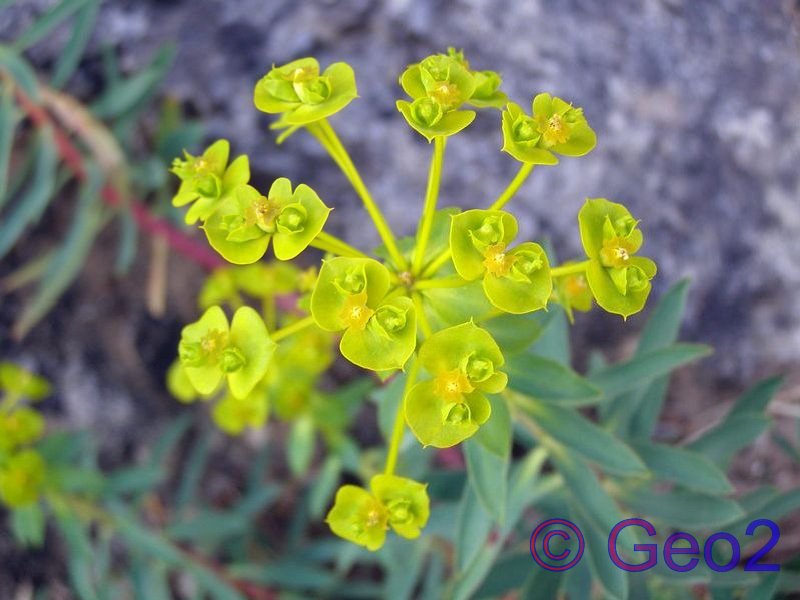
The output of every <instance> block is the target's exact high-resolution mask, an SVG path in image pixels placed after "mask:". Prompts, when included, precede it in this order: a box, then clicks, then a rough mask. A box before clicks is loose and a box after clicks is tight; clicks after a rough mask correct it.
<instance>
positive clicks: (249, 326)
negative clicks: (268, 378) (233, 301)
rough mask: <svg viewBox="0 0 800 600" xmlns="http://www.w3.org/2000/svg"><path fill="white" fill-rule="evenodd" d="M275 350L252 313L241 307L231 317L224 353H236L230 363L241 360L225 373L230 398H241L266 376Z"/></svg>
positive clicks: (262, 322)
mask: <svg viewBox="0 0 800 600" xmlns="http://www.w3.org/2000/svg"><path fill="white" fill-rule="evenodd" d="M275 347H276V344H275V342H274V341H272V339H271V338H270V337H269V332H268V331H267V326H266V325H265V324H264V321H263V319H262V318H261V315H259V314H258V313H257V312H256V311H255V310H253V309H252V308H250V307H249V306H242V307H241V308H239V309H238V310H237V311H236V312H235V313H234V314H233V321H231V329H230V346H229V349H228V350H230V349H235V350H236V354H235V355H234V359H233V362H234V363H235V362H236V361H237V360H238V359H239V357H241V364H238V365H237V364H233V365H231V366H232V367H233V368H232V370H230V371H228V387H229V388H230V391H231V394H232V395H233V396H234V397H236V398H245V397H247V396H248V395H249V394H250V393H251V392H252V391H253V388H254V387H255V386H256V384H258V382H259V381H260V380H261V379H262V378H263V377H264V375H265V374H266V372H267V369H268V368H269V363H270V361H271V360H272V355H273V354H274V352H275ZM224 358H225V357H224V356H223V359H224ZM223 369H225V365H224V364H223Z"/></svg>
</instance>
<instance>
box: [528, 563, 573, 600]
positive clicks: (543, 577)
mask: <svg viewBox="0 0 800 600" xmlns="http://www.w3.org/2000/svg"><path fill="white" fill-rule="evenodd" d="M562 578H563V573H561V572H560V571H548V570H546V569H535V570H534V571H533V573H531V574H530V575H528V578H527V579H526V580H525V583H523V584H522V587H521V588H520V590H519V600H540V599H541V598H558V590H559V587H560V586H561V580H562Z"/></svg>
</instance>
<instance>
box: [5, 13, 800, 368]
mask: <svg viewBox="0 0 800 600" xmlns="http://www.w3.org/2000/svg"><path fill="white" fill-rule="evenodd" d="M47 4H48V3H47V2H42V1H39V0H29V1H28V2H23V3H22V7H23V8H22V9H19V8H18V9H16V12H14V13H13V14H12V13H11V12H6V15H5V16H4V17H0V28H1V29H0V33H1V34H2V37H4V38H5V37H7V36H8V35H10V33H13V31H14V29H15V28H17V27H20V26H21V25H22V24H24V22H25V21H26V19H27V18H28V17H29V15H30V14H32V13H34V12H36V11H37V10H39V9H40V8H41V7H42V6H46V5H47ZM9 10H10V9H9ZM797 22H798V6H797V4H796V3H795V2H788V1H783V0H763V1H761V2H752V1H750V0H719V1H718V2H713V3H711V2H695V1H694V0H661V1H658V0H647V1H640V0H619V1H616V2H611V3H606V2H602V3H599V2H596V1H594V0H549V1H548V0H526V1H525V2H510V1H508V2H497V1H493V0H447V1H445V0H439V1H424V0H387V1H384V2H380V1H373V0H346V1H344V0H339V1H332V0H328V1H317V2H288V1H282V0H272V1H271V2H262V1H261V0H239V1H237V2H223V1H221V0H219V1H203V2H188V1H179V2H157V1H155V0H151V1H136V2H133V1H128V2H122V1H110V2H107V3H105V5H104V8H103V10H102V14H101V17H100V25H99V27H98V28H97V31H96V32H95V36H94V39H93V42H92V45H93V48H99V47H100V46H102V45H104V44H112V45H113V46H114V47H116V48H117V49H118V50H119V52H120V55H121V58H122V64H123V66H124V67H126V68H131V69H133V68H136V67H137V66H139V65H141V64H143V63H144V62H146V60H147V59H148V58H149V57H150V56H151V55H152V53H153V52H154V51H155V49H156V48H157V47H158V46H159V45H160V44H162V43H165V42H174V43H175V44H176V49H177V59H176V61H175V66H174V68H173V69H172V71H171V73H170V75H169V77H168V79H167V81H166V84H165V87H164V91H165V93H169V94H172V95H174V96H177V97H178V98H180V99H181V100H182V101H184V103H185V104H186V106H187V107H188V108H190V109H191V110H192V111H196V112H197V113H198V114H199V115H200V116H201V117H202V118H203V119H204V120H205V121H206V123H207V124H208V126H209V129H210V133H211V134H213V135H214V136H225V137H229V138H230V139H231V140H232V141H233V144H234V148H235V150H236V151H238V152H247V153H249V154H250V155H251V158H252V161H253V164H254V167H255V169H256V171H257V172H258V173H257V177H256V179H257V181H259V182H262V183H266V182H268V181H269V180H270V179H271V178H273V177H275V176H277V175H286V176H288V177H290V178H292V179H296V180H303V181H306V182H307V183H309V184H311V185H312V186H314V187H315V188H317V189H318V190H319V191H320V193H321V195H322V197H323V198H324V199H325V200H326V201H327V202H328V203H329V204H332V205H334V206H336V207H337V210H336V211H335V213H333V215H332V217H331V223H332V226H333V228H334V229H336V230H338V232H339V233H340V234H342V235H344V236H346V237H347V238H348V239H350V240H352V241H354V243H356V244H360V245H362V246H365V247H366V246H367V245H369V244H371V243H374V242H375V241H376V237H375V236H374V235H372V234H371V233H370V228H369V226H368V224H367V220H366V217H365V215H364V213H363V212H362V211H360V209H358V208H357V207H358V204H357V200H356V198H355V196H354V194H353V193H352V191H351V190H350V189H349V188H348V186H347V184H346V182H345V181H344V179H343V178H342V177H341V175H340V174H339V173H338V172H337V170H336V169H335V168H334V167H333V166H332V165H331V163H330V162H329V161H328V160H327V157H326V156H325V155H324V154H323V152H322V151H321V150H320V149H319V148H317V147H316V146H315V144H314V143H313V140H311V139H310V138H309V137H308V136H306V135H304V134H299V135H296V136H294V137H293V138H290V139H289V140H288V141H287V142H286V143H285V144H284V146H283V147H280V148H278V147H276V146H275V145H274V143H273V141H272V134H271V133H270V132H268V130H267V126H268V124H269V121H270V119H269V118H268V117H266V116H264V115H262V114H259V113H258V112H257V111H256V110H255V109H254V108H253V106H252V104H251V93H252V86H253V83H254V81H255V80H256V79H257V78H258V77H259V76H260V75H262V74H263V73H264V72H265V71H266V70H267V69H268V68H269V66H270V64H272V63H282V62H285V61H288V60H290V59H293V58H296V57H300V56H304V55H310V54H313V55H315V56H317V57H319V58H320V60H321V62H322V63H323V64H327V63H329V62H332V61H335V60H346V61H348V62H350V63H351V64H353V66H354V67H355V69H356V72H357V77H358V83H359V91H360V94H361V98H360V99H359V100H357V101H356V102H353V103H352V105H351V106H350V107H348V109H347V110H346V111H345V112H344V113H342V114H340V115H337V116H336V117H335V118H334V120H333V121H334V125H335V126H336V127H337V129H338V130H339V131H340V134H341V136H342V138H343V139H344V141H345V143H346V145H347V146H348V147H349V148H350V149H351V152H352V154H353V155H354V158H355V160H356V162H357V164H358V165H359V167H360V168H361V170H362V172H363V175H364V178H365V180H366V181H367V183H368V185H369V186H370V187H371V189H372V191H373V193H374V195H375V196H376V198H377V199H378V202H379V203H380V204H381V205H382V206H383V207H384V209H385V211H386V213H387V215H388V217H389V220H390V221H391V222H392V223H393V224H395V227H396V229H398V230H399V231H401V232H402V233H409V232H411V231H412V230H413V228H414V226H415V221H416V219H417V216H418V211H419V209H420V206H421V197H422V194H423V192H424V186H425V178H426V171H427V161H428V156H429V148H428V147H427V145H426V144H425V143H424V141H423V140H422V138H420V137H419V136H417V135H416V134H414V133H413V132H411V131H410V129H409V128H408V127H407V126H406V124H405V123H404V122H403V120H402V119H401V118H400V116H399V114H398V113H397V111H396V110H395V108H394V101H395V99H396V98H398V97H399V94H400V93H401V91H400V89H399V87H398V86H397V83H396V77H397V75H398V74H399V73H400V71H401V70H402V69H403V67H404V66H405V65H406V64H407V63H409V62H412V61H414V60H416V59H418V58H420V57H422V56H424V55H426V54H428V53H432V52H435V51H439V50H443V49H444V48H445V47H446V46H447V45H455V46H457V47H463V48H464V49H465V51H466V53H467V55H468V57H469V58H470V60H471V62H472V64H473V65H474V66H475V67H477V68H496V69H498V70H500V71H501V72H502V74H503V75H504V77H505V80H506V84H505V88H506V89H507V91H508V93H509V94H510V96H511V97H512V98H514V99H516V100H517V101H520V102H523V103H525V102H526V101H527V100H528V99H529V98H530V97H531V96H532V95H533V94H534V93H536V92H539V91H550V92H552V93H554V94H557V95H560V96H563V97H565V98H567V99H570V100H572V101H574V102H575V103H576V104H578V105H583V106H584V107H585V112H586V114H587V116H588V118H589V120H590V122H591V123H592V124H593V126H594V128H595V129H596V131H597V133H598V137H599V143H598V146H597V149H596V150H595V151H594V152H593V153H592V154H590V155H589V156H587V157H585V158H583V159H572V160H570V159H566V160H564V161H562V164H561V165H560V166H559V167H557V168H552V167H542V168H540V169H538V170H537V172H536V173H534V175H533V176H532V178H531V180H530V181H529V182H528V183H527V184H526V186H525V187H524V188H523V192H522V193H521V195H520V197H519V198H518V199H516V200H515V201H514V203H513V204H512V205H511V207H512V209H513V210H515V211H516V212H517V213H518V214H519V216H520V219H521V221H522V223H523V229H524V232H525V233H527V234H529V235H532V236H534V237H536V238H542V237H549V238H551V239H552V241H553V243H554V244H555V247H556V249H557V251H558V253H559V254H560V255H561V256H563V257H566V256H569V255H571V254H576V253H578V251H579V240H578V234H577V227H576V221H575V216H576V213H577V210H578V208H579V207H580V205H581V203H582V201H583V198H585V197H587V196H606V197H608V198H611V199H616V200H619V201H622V202H624V203H626V204H628V205H629V206H630V207H631V209H632V211H633V213H634V214H635V215H637V216H638V217H639V218H641V219H642V227H643V229H644V231H645V232H646V240H647V241H646V246H645V250H646V252H647V254H649V255H650V256H652V257H654V258H656V259H657V261H658V263H659V266H660V274H659V276H658V278H657V283H656V292H657V293H658V292H660V291H662V290H663V289H664V288H665V287H666V286H667V285H668V284H669V283H671V282H673V281H675V280H677V279H678V278H680V277H684V276H690V277H692V279H693V281H694V284H693V288H692V293H691V299H690V306H689V312H688V315H687V323H686V333H687V335H688V337H689V338H691V339H694V340H702V341H707V342H709V343H712V344H714V345H715V346H716V347H717V348H718V352H717V355H716V358H715V359H713V361H712V364H713V368H714V372H715V374H716V375H717V376H719V377H722V378H729V379H731V380H732V381H736V382H742V381H745V380H747V379H749V378H751V377H752V376H753V375H754V374H756V373H758V372H763V371H764V370H774V369H776V368H779V367H781V366H783V367H786V366H791V365H795V366H796V365H797V362H798V357H800V304H798V303H797V302H796V301H795V299H796V295H797V293H798V291H800V269H798V267H797V265H798V264H799V263H800V235H798V234H800V174H798V169H797V163H798V160H799V159H800V44H798V37H797ZM34 57H35V58H36V60H39V61H40V62H42V63H46V62H47V60H48V49H47V45H45V46H44V47H43V48H40V49H39V50H38V51H37V54H35V55H34ZM80 86H81V80H80V78H79V79H78V81H77V82H76V87H77V88H78V91H80ZM500 143H501V139H500V130H499V117H498V114H497V113H496V112H487V113H484V114H482V115H480V118H479V120H478V122H477V123H476V124H475V125H474V126H473V127H471V128H470V130H469V131H468V132H467V133H466V134H464V135H461V136H459V137H458V138H456V139H455V140H453V141H452V143H451V144H450V145H449V146H448V152H447V157H446V164H445V179H446V180H445V184H444V187H443V194H442V199H443V202H445V203H452V204H459V203H464V204H477V205H486V204H488V203H489V202H491V200H492V199H493V198H494V197H495V196H496V195H497V194H498V193H499V191H500V190H502V188H503V187H504V186H505V184H506V183H507V182H508V180H509V179H510V177H511V176H512V175H513V173H514V171H515V168H516V165H515V163H514V161H513V159H511V158H510V157H509V156H507V155H504V154H502V153H500V152H499V146H500ZM589 323H590V325H589V327H588V331H589V333H590V335H591V336H592V337H597V336H602V335H603V332H604V331H607V329H608V327H609V325H610V324H612V323H613V324H614V327H615V328H618V327H619V326H618V325H617V322H616V320H613V321H612V320H608V319H606V318H603V317H602V316H599V317H594V320H589ZM592 332H594V333H592Z"/></svg>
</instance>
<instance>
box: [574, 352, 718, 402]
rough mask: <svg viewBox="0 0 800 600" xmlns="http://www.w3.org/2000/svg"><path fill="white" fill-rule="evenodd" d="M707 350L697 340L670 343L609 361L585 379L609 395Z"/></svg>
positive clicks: (661, 373)
mask: <svg viewBox="0 0 800 600" xmlns="http://www.w3.org/2000/svg"><path fill="white" fill-rule="evenodd" d="M710 353H711V349H710V348H709V347H708V346H704V345H701V344H673V345H671V346H667V347H666V348H660V349H658V350H653V351H651V352H647V353H645V354H642V355H641V356H635V357H634V358H632V359H630V360H628V361H626V362H622V363H618V364H615V365H612V366H610V367H609V368H608V369H606V370H605V371H601V372H600V373H596V374H594V375H592V376H591V377H589V382H590V383H592V384H594V385H596V386H597V387H599V388H600V389H601V390H603V393H604V394H605V395H606V396H609V397H611V396H615V395H617V394H621V393H622V392H625V391H628V390H630V389H633V388H635V387H637V386H639V385H642V384H643V383H647V382H649V381H652V380H654V379H656V378H657V377H660V376H661V375H666V374H667V373H669V372H670V371H673V370H675V369H677V368H678V367H680V366H683V365H685V364H687V363H690V362H693V361H695V360H698V359H700V358H703V357H705V356H708V355H709V354H710Z"/></svg>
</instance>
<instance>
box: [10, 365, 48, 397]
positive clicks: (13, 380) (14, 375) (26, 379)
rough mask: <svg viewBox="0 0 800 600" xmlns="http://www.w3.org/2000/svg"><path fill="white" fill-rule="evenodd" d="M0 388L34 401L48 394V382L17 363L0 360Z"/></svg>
mask: <svg viewBox="0 0 800 600" xmlns="http://www.w3.org/2000/svg"><path fill="white" fill-rule="evenodd" d="M0 390H2V391H4V392H7V393H8V394H10V395H12V396H15V397H17V398H27V399H28V400H32V401H34V402H35V401H36V400H41V399H42V398H45V397H47V396H48V395H50V384H49V383H48V382H47V380H46V379H44V378H43V377H39V376H38V375H34V374H33V373H30V372H29V371H27V370H25V369H23V368H22V367H20V366H19V365H15V364H14V363H10V362H0Z"/></svg>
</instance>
